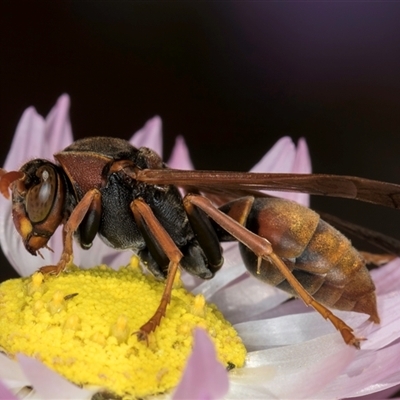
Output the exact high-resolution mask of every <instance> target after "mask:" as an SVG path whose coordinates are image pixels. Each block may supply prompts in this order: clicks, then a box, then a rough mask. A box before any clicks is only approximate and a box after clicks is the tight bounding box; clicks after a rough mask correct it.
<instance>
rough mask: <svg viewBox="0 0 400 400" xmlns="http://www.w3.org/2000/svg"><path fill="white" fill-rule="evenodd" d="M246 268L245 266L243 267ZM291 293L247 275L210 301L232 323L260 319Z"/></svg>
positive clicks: (219, 292) (212, 297) (217, 293)
mask: <svg viewBox="0 0 400 400" xmlns="http://www.w3.org/2000/svg"><path fill="white" fill-rule="evenodd" d="M243 268H244V267H243ZM289 297H290V295H289V294H287V293H285V292H283V291H282V290H279V289H277V288H275V287H273V286H270V285H267V284H265V283H263V282H261V281H259V280H258V279H256V278H254V277H252V276H248V275H246V276H245V277H244V279H241V280H240V281H235V282H233V283H231V284H230V285H229V286H228V287H225V288H224V289H223V290H219V291H218V292H216V293H215V294H214V295H213V296H211V297H210V299H209V301H210V302H212V303H215V304H216V305H217V306H218V308H219V309H220V310H221V311H222V312H223V314H224V317H225V318H226V319H228V320H229V321H230V322H231V323H232V324H236V323H238V322H242V321H250V320H255V319H259V316H260V315H262V314H263V313H265V312H266V311H268V310H270V309H271V308H274V307H276V306H278V305H279V304H281V303H283V302H284V301H286V300H287V299H288V298H289Z"/></svg>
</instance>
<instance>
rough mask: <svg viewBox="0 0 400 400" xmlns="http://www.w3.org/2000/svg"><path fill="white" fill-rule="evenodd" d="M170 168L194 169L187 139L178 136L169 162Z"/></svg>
mask: <svg viewBox="0 0 400 400" xmlns="http://www.w3.org/2000/svg"><path fill="white" fill-rule="evenodd" d="M167 164H168V166H169V167H170V168H175V169H187V170H193V169H194V167H193V164H192V161H191V159H190V155H189V149H188V148H187V146H186V143H185V139H184V138H183V137H182V136H178V137H177V138H176V140H175V145H174V148H173V149H172V153H171V157H170V158H169V160H168V162H167Z"/></svg>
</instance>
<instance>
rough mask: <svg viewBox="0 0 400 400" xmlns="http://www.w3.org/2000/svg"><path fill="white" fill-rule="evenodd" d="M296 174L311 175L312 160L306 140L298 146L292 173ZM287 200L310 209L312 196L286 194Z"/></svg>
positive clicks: (301, 141) (300, 141)
mask: <svg viewBox="0 0 400 400" xmlns="http://www.w3.org/2000/svg"><path fill="white" fill-rule="evenodd" d="M290 172H292V173H295V174H311V158H310V153H309V152H308V147H307V143H306V141H305V139H303V138H301V139H300V140H299V142H298V144H297V149H296V156H295V159H294V162H293V165H292V170H291V171H290ZM285 198H286V199H289V200H293V201H295V202H297V203H299V204H302V205H303V206H306V207H309V205H310V195H308V194H307V193H295V192H293V193H285Z"/></svg>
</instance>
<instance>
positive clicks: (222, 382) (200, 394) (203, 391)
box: [173, 329, 229, 400]
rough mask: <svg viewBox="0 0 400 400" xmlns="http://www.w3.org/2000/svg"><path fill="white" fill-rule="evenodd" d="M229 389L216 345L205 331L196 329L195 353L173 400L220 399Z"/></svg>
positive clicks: (226, 375) (189, 360) (188, 362)
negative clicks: (217, 356)
mask: <svg viewBox="0 0 400 400" xmlns="http://www.w3.org/2000/svg"><path fill="white" fill-rule="evenodd" d="M228 389H229V379H228V373H227V372H226V370H225V368H224V367H223V365H222V364H221V363H220V362H219V361H218V360H217V358H216V352H215V348H214V344H213V343H212V341H211V340H210V338H209V337H208V335H207V333H206V332H205V331H204V330H202V329H196V330H195V331H194V346H193V352H192V354H191V355H190V357H189V359H188V361H187V364H186V368H185V371H184V373H183V376H182V380H181V381H180V383H179V385H178V387H177V388H176V390H175V393H174V395H173V399H175V400H177V399H185V400H186V399H193V400H212V399H219V398H222V397H223V396H224V395H225V394H226V393H227V392H228Z"/></svg>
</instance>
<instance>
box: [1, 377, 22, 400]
mask: <svg viewBox="0 0 400 400" xmlns="http://www.w3.org/2000/svg"><path fill="white" fill-rule="evenodd" d="M0 400H18V398H17V397H15V396H14V395H13V394H12V393H11V392H10V390H8V388H7V387H6V386H4V384H3V383H2V382H1V380H0Z"/></svg>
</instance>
